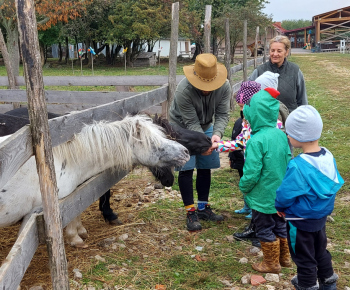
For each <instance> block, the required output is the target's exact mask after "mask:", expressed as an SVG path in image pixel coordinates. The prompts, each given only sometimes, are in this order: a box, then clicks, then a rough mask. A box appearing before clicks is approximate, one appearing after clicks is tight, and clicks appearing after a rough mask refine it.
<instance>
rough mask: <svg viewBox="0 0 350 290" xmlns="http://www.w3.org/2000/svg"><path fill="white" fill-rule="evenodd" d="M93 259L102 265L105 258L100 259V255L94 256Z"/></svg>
mask: <svg viewBox="0 0 350 290" xmlns="http://www.w3.org/2000/svg"><path fill="white" fill-rule="evenodd" d="M95 259H96V260H97V261H100V262H103V263H105V262H106V259H105V258H102V257H101V256H100V255H96V256H95Z"/></svg>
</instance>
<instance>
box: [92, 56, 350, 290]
mask: <svg viewBox="0 0 350 290" xmlns="http://www.w3.org/2000/svg"><path fill="white" fill-rule="evenodd" d="M290 60H291V61H293V62H295V63H297V64H298V65H299V66H300V68H301V70H302V72H303V74H304V76H305V80H306V87H307V93H308V97H309V103H310V104H311V105H313V106H315V107H316V108H317V109H318V110H319V112H320V114H321V116H322V119H323V123H324V129H323V134H322V137H321V140H320V144H321V145H322V146H325V147H327V148H328V149H329V150H330V151H331V152H332V153H333V154H334V156H335V158H336V161H337V165H338V169H339V171H340V174H341V175H342V176H343V178H344V180H345V182H346V183H345V185H344V186H343V188H342V189H341V190H340V192H339V194H338V197H337V199H336V203H335V209H334V216H333V218H334V220H335V222H334V223H327V234H328V237H329V238H330V239H331V244H332V246H331V248H330V249H329V250H330V252H331V254H332V256H333V265H334V269H335V271H336V272H337V273H338V275H339V276H340V279H339V281H338V286H337V287H338V289H343V288H344V287H345V286H349V285H350V269H349V268H344V263H345V262H347V261H349V260H350V256H349V255H348V254H344V249H349V248H350V238H349V226H350V211H349V209H350V206H349V203H346V202H342V201H341V200H340V198H341V197H344V196H348V195H349V189H350V187H349V180H350V172H349V148H350V137H349V128H350V120H349V116H348V114H349V109H350V104H349V103H350V83H349V82H348V81H347V80H349V79H350V69H349V68H350V55H340V54H330V53H327V54H310V55H300V56H298V55H295V56H292V57H291V59H290ZM238 116H239V112H238V110H236V111H234V112H232V118H231V120H230V123H229V125H228V127H227V128H226V131H225V138H230V135H231V130H232V126H233V122H234V119H236V118H237V117H238ZM238 182H239V176H238V174H237V172H236V171H232V170H231V169H229V168H224V169H220V170H217V171H215V172H214V173H213V176H212V186H211V195H210V202H211V204H212V206H213V207H214V208H216V210H217V211H219V212H221V213H224V214H226V217H227V218H226V219H225V221H224V222H223V223H221V224H214V223H210V222H203V223H202V226H203V230H202V231H201V232H200V233H197V234H190V233H188V232H187V231H186V229H185V212H184V210H183V209H182V202H181V199H180V198H178V199H176V200H173V201H172V200H159V201H158V202H156V203H155V204H153V205H151V206H149V207H148V208H145V209H143V210H141V211H140V212H139V214H138V217H139V218H140V219H142V220H144V221H145V222H146V223H147V224H148V225H153V230H154V233H155V234H156V233H159V229H161V228H164V227H167V228H168V229H169V231H167V232H165V233H164V238H163V239H164V240H163V242H164V243H163V244H161V245H159V244H158V242H159V241H157V242H156V243H151V241H149V240H147V241H146V240H145V241H144V248H143V251H144V252H146V253H148V254H147V255H148V257H147V258H146V259H145V258H142V256H140V255H138V257H139V259H136V260H134V261H133V262H132V263H130V267H129V270H130V269H131V270H130V271H129V273H128V275H126V276H119V275H115V276H114V277H113V281H114V282H113V283H114V284H113V285H124V287H127V286H128V287H131V288H132V289H154V287H155V285H156V284H163V285H166V286H167V289H224V288H225V286H224V284H223V283H222V282H220V280H228V281H229V282H230V283H232V285H233V286H232V287H234V286H236V287H240V289H242V288H244V289H251V286H249V285H242V284H241V283H240V279H241V277H242V276H244V275H245V274H247V273H250V274H258V273H256V272H255V271H253V270H252V269H251V263H253V262H255V261H257V260H259V259H260V258H258V257H254V256H252V255H251V254H249V248H250V244H249V243H245V242H233V243H230V242H229V241H228V240H227V239H226V236H230V235H232V233H233V232H235V231H241V230H242V229H243V227H244V226H245V225H246V224H247V222H246V221H245V220H244V217H242V216H238V215H235V214H233V211H234V210H235V209H238V208H240V207H241V206H242V204H243V200H242V195H241V193H240V191H239V188H238ZM173 189H175V190H178V184H177V183H175V184H174V186H173ZM154 239H156V238H155V237H154ZM149 245H153V246H152V247H149ZM163 246H164V247H166V248H167V250H165V251H162V250H161V248H162V247H163ZM178 246H181V247H182V249H181V250H180V249H178V248H175V247H178ZM197 246H202V247H203V250H202V251H197V250H196V247H197ZM196 254H199V255H200V256H201V257H206V258H207V260H206V261H201V262H198V261H196V260H195V259H194V258H193V257H192V256H193V255H196ZM110 255H111V257H114V256H115V259H116V260H118V261H119V262H120V261H122V260H124V261H125V260H129V259H131V257H132V255H130V253H128V252H123V253H121V252H117V253H111V254H110ZM242 257H247V258H248V260H249V262H248V264H240V263H239V262H238V261H239V259H240V258H242ZM101 271H102V272H103V271H104V267H101V266H99V267H97V266H96V268H93V269H92V275H93V276H96V275H99V273H101ZM295 273H296V267H295V266H294V268H293V269H284V268H283V269H282V274H283V276H282V277H281V282H280V283H269V284H270V285H274V286H276V288H277V289H282V288H283V286H282V285H283V282H289V280H290V278H291V277H292V276H294V275H295ZM107 277H108V275H107V274H106V278H107ZM105 280H106V279H105ZM89 282H90V283H92V284H94V285H95V286H96V287H100V284H101V282H99V281H96V280H94V279H93V278H92V279H91V280H90V281H89ZM259 289H265V288H264V287H259Z"/></svg>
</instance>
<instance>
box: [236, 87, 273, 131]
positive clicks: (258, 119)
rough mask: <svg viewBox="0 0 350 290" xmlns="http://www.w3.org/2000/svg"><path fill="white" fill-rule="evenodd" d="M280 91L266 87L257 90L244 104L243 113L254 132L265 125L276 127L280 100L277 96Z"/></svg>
mask: <svg viewBox="0 0 350 290" xmlns="http://www.w3.org/2000/svg"><path fill="white" fill-rule="evenodd" d="M279 94H280V92H279V91H277V90H275V89H273V88H266V89H264V90H261V91H259V92H257V93H256V94H255V95H254V96H253V97H252V98H251V99H250V101H249V102H248V103H247V104H245V105H244V108H243V114H244V117H245V118H246V119H247V120H248V121H249V123H250V127H251V129H252V133H253V134H254V133H256V132H258V131H259V130H260V129H261V128H263V127H271V128H274V127H276V123H277V118H278V112H279V108H280V104H279V101H277V100H276V98H277V97H278V96H279Z"/></svg>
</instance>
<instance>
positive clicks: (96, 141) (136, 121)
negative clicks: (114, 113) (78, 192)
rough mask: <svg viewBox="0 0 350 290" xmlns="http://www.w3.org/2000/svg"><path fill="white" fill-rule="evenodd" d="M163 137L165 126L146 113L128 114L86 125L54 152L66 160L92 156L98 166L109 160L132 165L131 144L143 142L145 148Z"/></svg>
mask: <svg viewBox="0 0 350 290" xmlns="http://www.w3.org/2000/svg"><path fill="white" fill-rule="evenodd" d="M161 138H166V137H165V135H164V133H163V131H162V129H161V128H160V127H159V126H157V125H155V124H153V122H152V119H151V118H150V117H148V116H145V115H136V116H133V117H131V116H126V117H125V118H124V119H123V120H121V121H115V122H111V123H107V122H105V121H100V122H94V123H93V124H91V125H85V126H84V127H83V129H82V131H81V132H80V133H78V134H76V135H75V137H74V139H73V140H71V141H68V142H66V143H63V144H61V145H59V146H57V147H55V148H53V153H54V155H56V156H59V157H60V158H65V159H66V161H67V164H70V163H76V164H78V162H79V161H80V160H83V159H86V158H91V159H93V162H94V164H96V166H101V167H102V166H103V164H104V163H106V160H108V161H113V164H114V166H116V169H120V170H130V169H131V168H132V165H133V164H132V155H133V152H132V150H133V148H132V145H133V144H134V143H135V142H141V143H142V145H143V150H144V151H145V152H151V150H153V149H154V148H152V146H159V144H160V140H161Z"/></svg>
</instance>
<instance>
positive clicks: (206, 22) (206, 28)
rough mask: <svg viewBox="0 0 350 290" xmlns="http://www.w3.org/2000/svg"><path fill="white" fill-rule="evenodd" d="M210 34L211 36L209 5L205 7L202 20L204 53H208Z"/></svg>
mask: <svg viewBox="0 0 350 290" xmlns="http://www.w3.org/2000/svg"><path fill="white" fill-rule="evenodd" d="M210 34H211V5H205V18H204V52H205V53H210Z"/></svg>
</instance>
